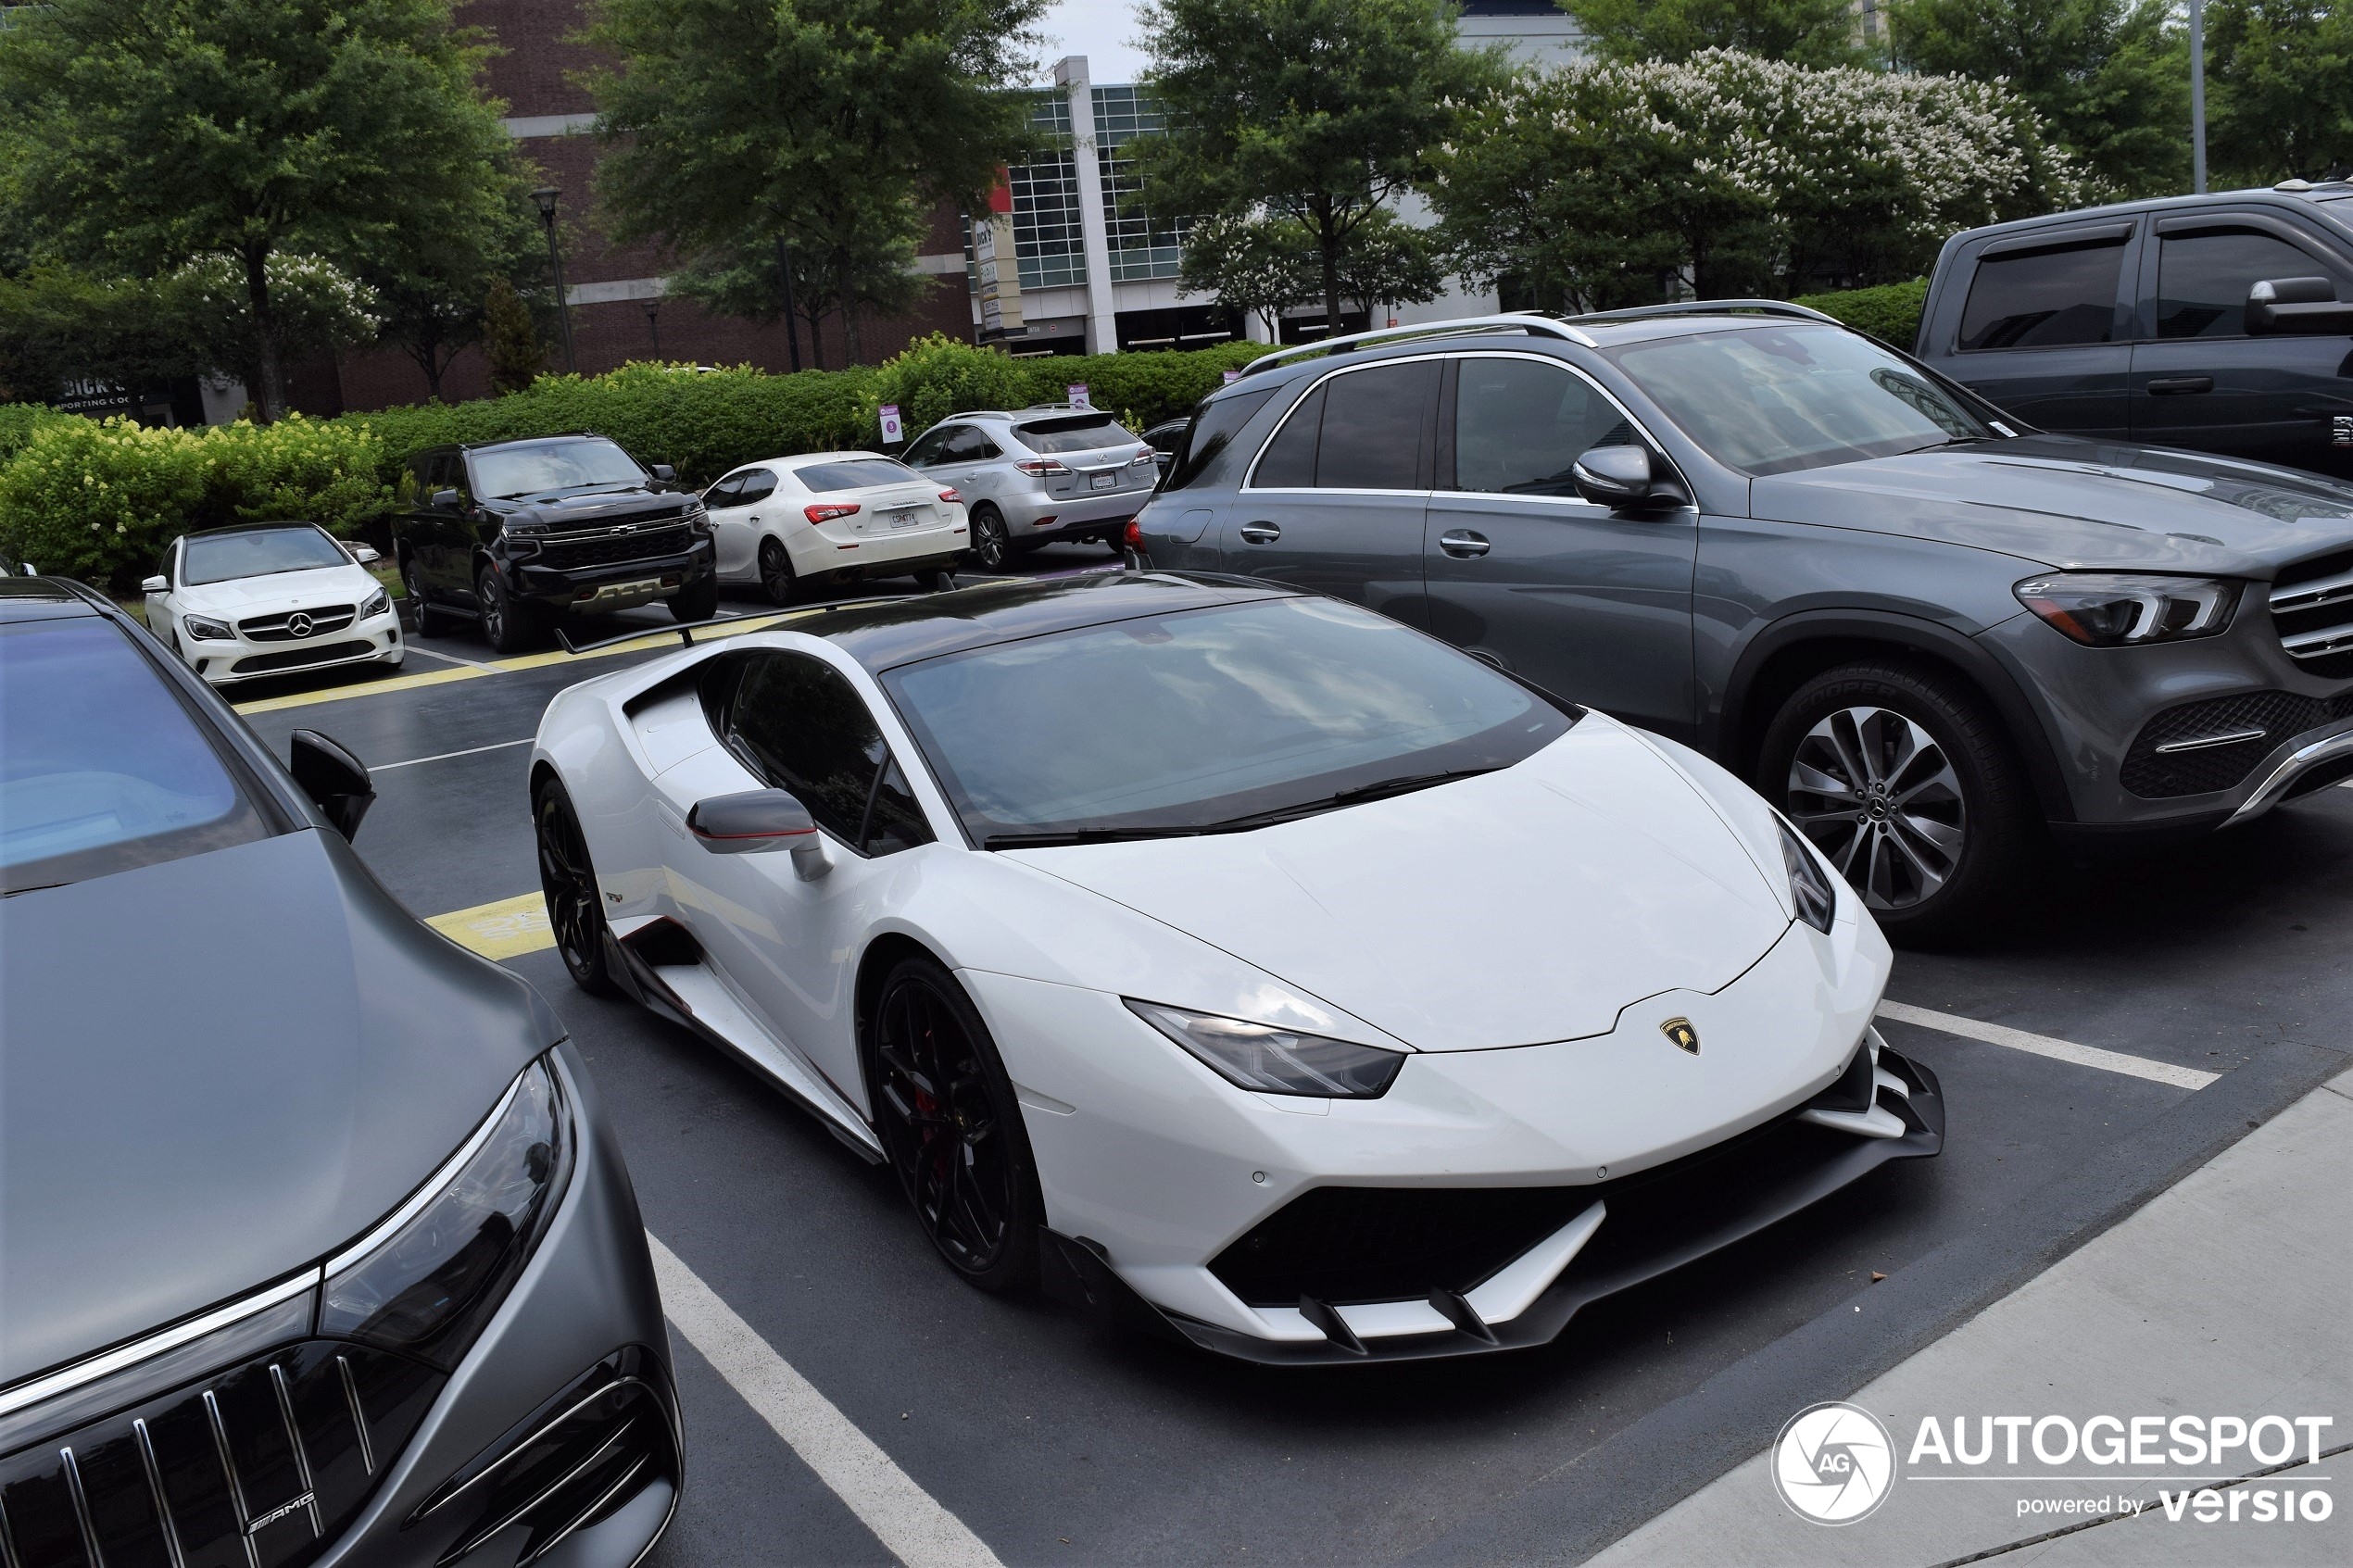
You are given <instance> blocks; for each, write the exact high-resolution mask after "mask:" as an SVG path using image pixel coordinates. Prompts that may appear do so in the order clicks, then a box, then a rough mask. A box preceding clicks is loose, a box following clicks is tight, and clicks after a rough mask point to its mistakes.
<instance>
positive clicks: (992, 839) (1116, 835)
mask: <svg viewBox="0 0 2353 1568" xmlns="http://www.w3.org/2000/svg"><path fill="white" fill-rule="evenodd" d="M1217 831H1218V830H1217V828H1215V827H1214V826H1210V827H1181V828H1049V829H1046V830H1043V831H1041V832H1038V833H992V834H989V835H988V837H986V838H984V839H982V840H981V841H980V847H982V848H983V849H1051V848H1053V847H1056V846H1058V845H1063V844H1117V843H1119V842H1120V841H1121V840H1122V839H1128V838H1195V837H1198V836H1200V835H1201V834H1204V833H1215V832H1217Z"/></svg>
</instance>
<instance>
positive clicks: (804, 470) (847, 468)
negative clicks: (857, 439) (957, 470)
mask: <svg viewBox="0 0 2353 1568" xmlns="http://www.w3.org/2000/svg"><path fill="white" fill-rule="evenodd" d="M792 472H793V477H794V478H795V479H798V480H799V481H800V483H803V484H805V485H807V486H808V487H809V488H810V489H812V490H813V491H815V492H817V494H819V495H824V493H825V492H827V491H829V490H862V489H864V488H865V487H866V486H867V485H869V484H904V483H907V482H908V481H909V480H911V479H921V478H923V475H921V474H919V473H917V472H916V471H915V470H913V469H911V468H909V467H908V466H907V465H906V464H904V463H900V462H895V461H893V460H892V459H890V458H847V459H845V460H843V461H841V462H838V463H804V464H802V465H801V466H800V467H799V468H797V469H795V470H792ZM770 488H771V489H774V484H773V483H772V484H771V485H770Z"/></svg>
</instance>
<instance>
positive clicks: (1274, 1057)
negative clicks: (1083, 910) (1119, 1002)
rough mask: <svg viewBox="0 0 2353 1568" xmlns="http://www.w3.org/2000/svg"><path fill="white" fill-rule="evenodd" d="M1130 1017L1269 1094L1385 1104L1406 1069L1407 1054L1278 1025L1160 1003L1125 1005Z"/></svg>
mask: <svg viewBox="0 0 2353 1568" xmlns="http://www.w3.org/2000/svg"><path fill="white" fill-rule="evenodd" d="M1122 999H1123V1000H1125V1001H1126V1003H1127V1008H1128V1010H1129V1011H1131V1012H1133V1013H1134V1014H1135V1015H1136V1016H1137V1017H1139V1018H1140V1019H1142V1020H1143V1021H1144V1022H1147V1023H1149V1024H1151V1026H1152V1027H1153V1028H1155V1029H1157V1030H1159V1031H1160V1032H1161V1033H1162V1034H1164V1035H1167V1036H1168V1037H1169V1038H1170V1039H1172V1040H1174V1041H1176V1043H1177V1044H1178V1045H1180V1046H1182V1047H1185V1049H1186V1050H1187V1051H1189V1052H1190V1053H1191V1054H1192V1055H1194V1056H1196V1057H1198V1058H1200V1059H1201V1060H1202V1061H1204V1062H1206V1063H1208V1064H1209V1066H1211V1067H1212V1068H1214V1069H1215V1070H1216V1072H1217V1073H1219V1075H1220V1076H1222V1077H1224V1078H1225V1079H1227V1081H1228V1082H1230V1083H1234V1084H1238V1085H1240V1086H1241V1087H1243V1088H1245V1089H1254V1090H1256V1091H1257V1092H1258V1093H1260V1094H1262V1095H1312V1096H1315V1097H1316V1098H1322V1099H1378V1098H1380V1096H1381V1095H1382V1094H1383V1093H1384V1092H1385V1091H1386V1090H1387V1089H1388V1088H1389V1085H1390V1084H1391V1083H1393V1082H1394V1081H1395V1080H1396V1077H1397V1071H1398V1069H1399V1068H1401V1067H1403V1066H1404V1065H1405V1055H1404V1053H1403V1051H1385V1050H1380V1049H1378V1048H1376V1047H1372V1046H1358V1045H1352V1044H1350V1043H1349V1042H1348V1041H1346V1040H1327V1039H1326V1038H1324V1037H1323V1036H1322V1035H1302V1034H1299V1033H1297V1032H1295V1031H1293V1030H1290V1029H1277V1028H1276V1027H1275V1026H1274V1025H1273V1024H1271V1023H1251V1022H1245V1021H1244V1020H1242V1019H1239V1018H1219V1017H1218V1016H1217V1015H1216V1014H1214V1013H1207V1012H1188V1011H1186V1010H1184V1009H1183V1008H1172V1007H1163V1006H1161V1005H1160V1004H1159V1003H1158V1002H1139V1001H1137V1000H1136V999H1134V998H1133V997H1124V998H1122Z"/></svg>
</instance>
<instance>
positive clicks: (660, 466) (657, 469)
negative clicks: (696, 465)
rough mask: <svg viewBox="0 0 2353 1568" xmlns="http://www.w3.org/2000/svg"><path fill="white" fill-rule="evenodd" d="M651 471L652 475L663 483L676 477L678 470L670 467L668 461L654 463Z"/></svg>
mask: <svg viewBox="0 0 2353 1568" xmlns="http://www.w3.org/2000/svg"><path fill="white" fill-rule="evenodd" d="M653 471H654V477H655V478H656V479H659V480H661V482H662V483H664V484H667V483H670V482H671V481H672V480H673V479H676V478H677V477H678V470H676V469H673V468H672V467H671V466H670V465H669V464H668V463H656V464H655V465H654V470H653Z"/></svg>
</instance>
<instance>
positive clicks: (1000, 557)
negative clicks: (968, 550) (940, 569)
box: [972, 501, 1013, 571]
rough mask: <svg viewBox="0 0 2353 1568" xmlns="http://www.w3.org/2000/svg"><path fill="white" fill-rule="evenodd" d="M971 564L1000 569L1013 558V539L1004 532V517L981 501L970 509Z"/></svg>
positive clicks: (993, 569)
mask: <svg viewBox="0 0 2353 1568" xmlns="http://www.w3.org/2000/svg"><path fill="white" fill-rule="evenodd" d="M972 530H973V535H972V537H973V546H972V547H973V564H974V565H975V566H977V567H979V568H980V569H981V570H982V571H1004V570H1005V563H1006V562H1008V561H1010V560H1012V559H1013V540H1012V537H1011V535H1009V534H1008V533H1006V532H1005V517H1004V514H1003V513H1002V512H1000V511H999V510H998V509H997V508H995V507H992V506H990V505H989V504H988V502H986V501H983V502H982V503H981V504H980V505H978V506H976V507H975V508H973V509H972Z"/></svg>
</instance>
